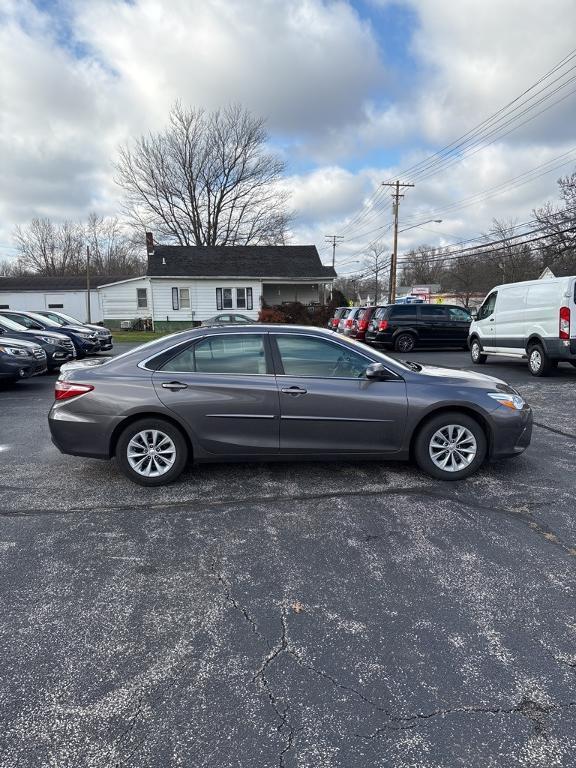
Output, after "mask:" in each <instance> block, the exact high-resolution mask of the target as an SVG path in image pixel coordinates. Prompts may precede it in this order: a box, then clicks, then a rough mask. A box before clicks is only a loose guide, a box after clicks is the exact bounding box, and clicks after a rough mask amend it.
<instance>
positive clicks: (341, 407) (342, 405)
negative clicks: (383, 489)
mask: <svg viewBox="0 0 576 768" xmlns="http://www.w3.org/2000/svg"><path fill="white" fill-rule="evenodd" d="M270 338H271V342H272V350H273V355H274V363H275V367H276V373H277V382H278V390H279V395H280V452H281V453H302V454H304V453H332V454H333V453H352V452H362V453H380V452H388V451H390V452H393V451H396V450H398V449H399V448H400V446H401V444H402V440H403V436H404V430H405V423H406V413H407V398H406V384H405V382H404V380H403V379H402V378H400V377H399V376H397V377H393V378H391V379H390V380H386V381H375V380H369V379H367V378H366V376H365V371H366V368H367V366H368V365H370V364H371V363H373V362H374V360H373V359H371V358H369V357H367V356H366V355H364V354H362V352H360V351H356V349H355V348H354V347H353V346H352V344H349V343H348V344H347V343H345V342H343V343H340V342H338V341H332V340H330V339H323V338H320V337H315V336H313V335H310V336H308V335H305V334H298V333H285V334H283V333H280V332H278V333H274V334H270Z"/></svg>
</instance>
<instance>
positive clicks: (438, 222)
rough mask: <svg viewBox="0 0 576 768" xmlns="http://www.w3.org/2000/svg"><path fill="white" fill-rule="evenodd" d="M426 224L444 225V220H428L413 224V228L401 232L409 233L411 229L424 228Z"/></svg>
mask: <svg viewBox="0 0 576 768" xmlns="http://www.w3.org/2000/svg"><path fill="white" fill-rule="evenodd" d="M425 224H442V219H428V221H421V222H420V223H419V224H412V226H411V227H406V228H405V229H401V230H400V232H407V231H408V230H409V229H416V227H423V226H424V225H425Z"/></svg>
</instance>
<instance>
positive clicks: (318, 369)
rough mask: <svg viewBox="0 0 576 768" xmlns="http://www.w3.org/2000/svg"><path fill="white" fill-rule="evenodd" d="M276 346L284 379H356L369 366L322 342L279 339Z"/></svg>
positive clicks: (360, 358) (349, 352)
mask: <svg viewBox="0 0 576 768" xmlns="http://www.w3.org/2000/svg"><path fill="white" fill-rule="evenodd" d="M276 342H277V344H278V350H279V352H280V359H281V361H282V367H283V369H284V373H285V374H286V375H287V376H316V377H321V378H353V379H358V378H360V377H362V376H364V373H365V371H366V368H367V367H368V366H369V365H370V363H371V362H372V360H369V359H368V358H366V357H364V356H363V355H361V354H358V353H356V352H355V351H354V350H352V349H346V348H345V347H343V346H341V345H340V344H334V343H332V342H330V341H324V340H323V339H315V338H311V337H306V336H296V335H293V336H292V335H286V336H280V335H279V336H277V337H276Z"/></svg>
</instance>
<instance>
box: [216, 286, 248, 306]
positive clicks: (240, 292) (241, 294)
mask: <svg viewBox="0 0 576 768" xmlns="http://www.w3.org/2000/svg"><path fill="white" fill-rule="evenodd" d="M252 308H253V301H252V288H236V305H235V306H234V304H233V293H232V288H216V309H217V310H222V309H252Z"/></svg>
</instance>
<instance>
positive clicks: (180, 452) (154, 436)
mask: <svg viewBox="0 0 576 768" xmlns="http://www.w3.org/2000/svg"><path fill="white" fill-rule="evenodd" d="M187 460H188V446H187V445H186V440H185V439H184V436H183V435H182V433H181V432H180V430H179V429H178V428H177V427H175V426H174V425H173V424H171V423H170V422H168V421H164V420H163V419H141V420H140V421H136V422H134V423H133V424H130V426H128V427H126V429H125V430H124V431H123V432H122V434H121V435H120V438H119V439H118V443H117V444H116V461H117V462H118V466H119V467H120V470H121V471H122V472H123V473H124V474H125V475H126V477H128V478H129V479H130V480H132V481H133V482H134V483H138V484H139V485H147V486H153V485H166V484H167V483H171V482H173V481H174V480H176V478H177V477H178V476H179V475H180V474H181V473H182V470H183V469H184V467H185V466H186V462H187Z"/></svg>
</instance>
